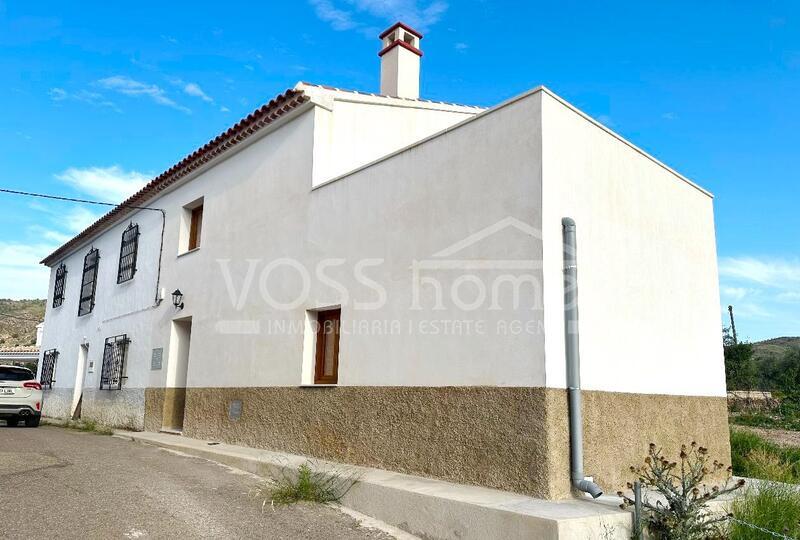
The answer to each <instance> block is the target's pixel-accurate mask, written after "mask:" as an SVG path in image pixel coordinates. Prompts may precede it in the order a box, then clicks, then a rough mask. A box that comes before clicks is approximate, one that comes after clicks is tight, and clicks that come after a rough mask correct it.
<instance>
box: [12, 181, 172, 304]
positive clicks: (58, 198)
mask: <svg viewBox="0 0 800 540" xmlns="http://www.w3.org/2000/svg"><path fill="white" fill-rule="evenodd" d="M0 193H8V194H10V195H23V196H25V197H38V198H40V199H53V200H56V201H69V202H76V203H82V204H96V205H99V206H114V207H123V208H133V209H134V210H152V211H153V212H160V213H161V247H160V248H159V251H158V272H157V274H156V297H155V300H154V302H155V305H158V304H159V303H160V302H161V300H160V295H159V285H160V283H161V258H162V255H163V254H164V230H165V229H166V226H167V213H166V212H164V210H163V209H161V208H151V207H149V206H133V205H131V204H115V203H109V202H102V201H90V200H88V199H76V198H74V197H62V196H60V195H47V194H44V193H32V192H30V191H19V190H16V189H8V188H0Z"/></svg>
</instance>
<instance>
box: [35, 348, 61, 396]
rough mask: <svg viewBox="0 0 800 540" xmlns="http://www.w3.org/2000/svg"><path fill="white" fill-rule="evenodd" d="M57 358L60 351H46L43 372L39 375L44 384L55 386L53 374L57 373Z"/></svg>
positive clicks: (43, 359) (40, 381)
mask: <svg viewBox="0 0 800 540" xmlns="http://www.w3.org/2000/svg"><path fill="white" fill-rule="evenodd" d="M56 360H58V351H57V350H55V349H50V350H49V351H44V355H43V356H42V373H41V375H40V376H39V383H40V384H41V385H42V386H47V387H49V388H53V383H54V382H56V381H55V379H53V376H54V375H55V373H56Z"/></svg>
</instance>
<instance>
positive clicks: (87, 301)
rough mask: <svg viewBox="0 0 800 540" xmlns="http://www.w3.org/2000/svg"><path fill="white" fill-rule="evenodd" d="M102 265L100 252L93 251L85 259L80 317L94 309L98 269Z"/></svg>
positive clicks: (79, 307) (79, 304) (79, 308)
mask: <svg viewBox="0 0 800 540" xmlns="http://www.w3.org/2000/svg"><path fill="white" fill-rule="evenodd" d="M99 265H100V252H99V251H98V250H96V249H92V250H91V251H90V252H89V253H87V254H86V257H85V258H84V259H83V279H82V280H81V299H80V302H79V303H78V317H80V316H81V315H86V314H87V313H91V312H92V310H93V309H94V293H95V290H96V289H97V267H98V266H99Z"/></svg>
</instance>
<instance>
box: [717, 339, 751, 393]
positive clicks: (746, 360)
mask: <svg viewBox="0 0 800 540" xmlns="http://www.w3.org/2000/svg"><path fill="white" fill-rule="evenodd" d="M724 349H725V380H726V382H727V384H728V389H729V390H750V389H752V387H753V384H754V383H755V366H754V365H753V345H752V344H750V343H736V344H731V345H726V346H725V347H724Z"/></svg>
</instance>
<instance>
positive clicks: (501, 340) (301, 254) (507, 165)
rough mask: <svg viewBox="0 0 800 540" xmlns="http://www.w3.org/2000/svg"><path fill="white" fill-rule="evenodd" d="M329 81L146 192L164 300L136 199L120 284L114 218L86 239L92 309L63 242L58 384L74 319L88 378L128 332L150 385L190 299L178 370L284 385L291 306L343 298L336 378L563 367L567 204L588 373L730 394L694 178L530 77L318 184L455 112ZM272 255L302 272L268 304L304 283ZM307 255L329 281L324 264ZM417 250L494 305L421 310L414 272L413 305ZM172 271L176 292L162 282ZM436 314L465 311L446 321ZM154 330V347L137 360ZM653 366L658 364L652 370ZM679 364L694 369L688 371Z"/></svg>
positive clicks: (621, 386)
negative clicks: (284, 116) (179, 296)
mask: <svg viewBox="0 0 800 540" xmlns="http://www.w3.org/2000/svg"><path fill="white" fill-rule="evenodd" d="M328 97H329V98H330V99H328V100H327V102H326V103H322V104H321V105H320V106H317V107H314V108H310V109H309V110H307V111H306V112H302V113H298V115H297V117H296V118H294V119H293V120H291V121H288V122H287V123H285V124H283V125H282V126H281V127H279V128H277V129H276V130H274V131H272V132H270V133H268V134H266V135H263V136H262V137H261V138H259V139H258V140H256V141H255V142H253V143H252V144H250V145H249V146H247V147H246V148H244V149H243V150H241V151H239V152H238V153H236V154H235V155H234V156H233V157H230V158H228V159H225V160H223V161H220V162H217V163H216V165H215V166H213V167H212V168H210V169H207V170H204V171H202V172H201V173H199V175H198V176H196V177H195V178H194V179H192V180H191V181H188V182H185V183H184V184H182V185H180V186H179V187H176V188H174V189H172V190H170V191H167V192H166V193H164V194H163V195H161V196H160V197H159V198H158V199H155V200H153V201H152V202H151V203H150V205H151V206H154V207H158V208H163V209H165V210H166V212H167V221H166V231H165V236H164V254H163V271H162V276H161V287H162V288H163V289H164V290H165V291H166V293H167V299H166V301H165V302H163V303H162V304H161V305H160V306H158V307H155V308H153V307H152V304H153V296H154V292H155V291H154V288H155V266H156V264H157V253H158V246H159V241H160V238H159V235H160V215H159V214H157V213H155V212H138V213H137V214H136V215H135V216H134V217H133V219H134V221H137V222H138V223H139V224H140V230H141V232H142V236H141V238H140V244H139V245H140V248H139V249H140V252H139V261H140V262H139V271H138V273H137V275H136V277H135V278H134V280H133V281H132V282H131V283H128V284H124V285H117V284H116V271H117V258H118V255H119V242H120V238H121V234H122V231H123V230H124V228H125V226H127V224H128V221H129V220H128V219H126V220H125V221H124V222H122V223H119V224H118V225H116V226H115V227H113V228H112V229H110V230H109V231H108V232H106V233H104V234H103V235H101V236H100V237H98V238H96V239H95V241H94V245H95V246H97V247H99V248H100V252H101V257H102V258H101V263H100V276H99V284H98V296H97V302H96V307H95V312H94V313H92V314H91V315H89V316H86V317H81V318H77V316H76V315H77V297H78V288H79V281H80V274H81V268H82V262H83V256H84V255H85V253H86V252H87V251H88V248H89V246H88V245H87V246H86V247H85V248H81V249H79V250H78V251H77V252H76V253H74V254H72V255H70V256H69V257H68V258H67V264H68V267H69V274H68V282H67V289H66V299H65V302H64V305H63V306H62V307H60V308H57V309H53V308H51V307H48V310H47V315H46V319H45V335H44V339H43V349H48V348H57V349H59V350H60V351H61V358H60V363H59V368H58V372H57V377H56V378H57V384H56V386H62V385H67V386H68V384H69V383H70V382H71V381H74V380H75V373H74V369H75V368H74V366H75V363H76V362H75V357H76V355H77V352H78V347H79V344H80V343H81V341H82V340H83V338H84V336H85V337H86V339H87V340H88V341H89V342H90V352H89V357H90V358H89V359H90V360H91V359H94V360H95V365H96V369H95V373H94V374H90V375H88V376H87V380H86V385H87V387H93V388H96V387H97V386H98V384H99V376H100V365H101V357H102V345H103V340H104V338H105V337H108V336H113V335H116V334H121V333H127V334H128V335H129V336H130V338H131V339H132V342H131V347H130V350H129V361H128V369H127V374H128V376H129V379H128V380H127V382H126V387H130V388H142V387H163V386H164V385H165V383H166V377H167V373H168V371H169V366H168V358H169V354H168V352H169V350H170V332H171V328H172V321H173V320H174V319H176V318H184V317H192V342H191V347H190V354H189V367H188V373H187V380H186V384H187V386H189V387H208V386H213V387H217V386H222V387H241V386H296V385H299V384H301V383H302V382H304V381H305V382H308V367H307V366H306V371H305V377H304V375H303V373H304V372H303V369H304V368H303V359H304V350H305V349H304V347H308V346H309V340H308V339H307V334H306V332H307V324H306V320H307V316H306V312H307V311H308V310H313V309H319V308H325V307H330V306H335V305H341V308H342V317H343V324H344V330H343V333H342V337H341V343H340V358H339V366H340V367H339V384H341V385H377V386H381V385H387V386H390V385H419V386H439V385H453V386H460V385H491V386H495V385H497V386H544V385H545V384H546V385H548V386H553V387H563V386H564V369H563V368H564V364H563V322H562V321H563V304H562V300H561V299H562V296H561V295H562V291H563V289H562V282H561V229H560V222H561V217H562V216H565V215H569V216H571V217H573V218H574V219H575V220H576V221H577V223H578V231H579V232H578V241H579V253H578V259H579V264H580V270H579V276H580V280H581V281H580V287H581V289H580V299H581V323H582V326H581V329H582V332H583V333H582V341H581V347H582V356H583V366H584V367H583V377H584V385H585V387H586V388H590V389H599V390H617V391H625V392H661V393H675V394H698V395H724V374H723V373H722V363H721V348H720V344H719V317H718V314H717V305H718V291H717V284H716V262H715V249H714V231H713V220H712V210H711V200H710V199H709V198H708V196H707V195H705V194H703V193H701V192H700V191H698V190H697V189H696V188H694V187H692V186H690V185H689V184H687V183H685V182H683V181H682V180H680V179H679V178H677V177H676V176H675V175H674V174H673V173H671V172H669V171H667V170H666V169H664V168H663V167H661V166H659V165H657V164H655V163H654V162H653V161H652V160H651V159H650V158H648V157H646V156H644V155H643V154H641V153H638V152H637V151H635V150H633V149H632V148H631V147H630V146H628V145H626V144H624V143H622V142H620V141H619V140H618V139H616V138H615V137H613V136H612V135H610V134H609V133H607V132H606V131H604V130H602V129H600V128H598V127H597V126H595V125H593V124H592V123H590V122H589V121H588V120H586V119H585V118H583V117H581V116H579V115H578V114H577V113H575V112H573V111H572V110H571V109H568V108H566V107H565V106H564V105H562V104H561V103H559V102H558V101H557V100H555V99H554V98H553V97H551V96H549V95H548V94H546V93H543V92H532V93H529V94H525V95H523V96H521V97H520V98H517V99H515V100H511V101H510V102H508V103H506V104H504V105H502V106H499V107H498V108H496V109H494V110H492V112H491V113H488V114H484V115H481V116H479V117H477V118H475V119H474V120H472V121H470V122H467V123H463V124H461V125H459V126H458V127H455V128H446V129H445V131H444V132H443V133H441V134H439V135H437V136H435V137H432V138H431V139H429V140H427V141H426V142H424V143H422V144H418V145H415V146H412V147H409V148H407V149H405V150H403V151H400V152H398V153H396V154H394V155H391V156H390V157H387V158H386V159H383V160H381V161H379V162H376V163H374V164H372V165H370V166H367V167H363V168H361V169H359V170H357V171H356V172H353V173H352V174H348V175H346V176H343V177H341V178H339V179H337V180H334V181H331V182H328V183H324V182H326V181H328V180H329V179H330V178H331V176H335V175H336V174H337V171H341V172H346V171H347V170H349V169H351V168H354V167H359V166H362V165H364V164H365V163H367V162H368V161H369V160H370V159H371V157H370V156H371V155H372V154H373V153H375V154H376V157H377V154H378V153H379V152H384V153H386V152H391V151H393V150H396V149H397V148H396V146H397V145H401V144H402V143H403V141H404V140H407V139H408V138H410V137H412V136H422V135H421V134H423V133H427V131H429V130H433V129H435V126H436V125H437V122H442V123H445V124H448V125H452V123H453V122H454V121H456V119H457V118H459V115H462V116H463V115H464V113H460V112H458V111H456V112H453V111H449V112H447V111H445V113H446V114H444V115H443V116H440V115H439V113H438V112H437V111H435V110H434V111H431V110H430V109H425V111H426V112H424V113H423V112H419V111H418V110H417V109H398V108H395V107H391V108H385V109H384V108H383V106H380V105H374V104H372V103H370V104H365V105H363V106H362V108H361V109H358V108H357V106H356V105H355V104H353V103H351V102H350V101H348V100H346V99H343V100H340V101H337V99H338V97H339V96H334V98H335V99H334V98H332V97H331V96H328ZM364 99H366V100H369V99H374V100H381V99H385V98H378V97H373V98H364ZM542 100H544V115H543V113H542ZM321 101H324V100H321ZM433 106H434V105H431V107H433ZM437 107H438V106H437ZM330 111H332V115H333V117H331V112H330ZM359 111H360V112H359ZM337 114H340V115H341V119H342V120H341V121H340V120H339V118H337ZM423 116H424V117H425V118H427V119H426V120H424V121H420V118H423ZM387 119H394V120H396V121H394V120H393V121H392V122H390V124H391V125H392V126H396V125H398V123H399V124H403V123H404V122H406V124H403V125H402V126H401V128H400V129H399V130H398V131H397V133H400V134H401V136H397V137H394V138H391V139H390V140H389V139H383V138H381V137H382V136H383V134H384V132H385V129H384V124H385V122H386V121H387ZM543 125H544V128H543ZM543 129H544V133H545V139H544V141H543V140H542V130H543ZM392 133H395V132H392ZM326 141H327V142H326ZM344 141H349V142H344ZM337 145H338V146H337ZM351 147H358V148H360V149H361V153H352V152H350V151H349V150H350V148H351ZM543 156H544V160H543ZM543 174H544V178H545V181H544V184H543V182H542V175H543ZM320 182H322V183H323V184H320ZM312 184H316V187H315V188H313V189H312ZM200 197H203V199H204V215H203V232H202V237H201V246H200V248H199V249H198V250H196V251H193V252H191V253H186V254H182V255H179V251H180V250H179V244H180V231H181V219H182V217H181V216H182V208H183V207H184V206H185V205H187V204H188V203H190V202H192V201H195V200H197V199H198V198H200ZM539 229H542V232H539ZM631 229H635V230H636V231H637V232H633V233H632V232H631ZM542 238H543V239H544V244H543V243H542ZM286 259H291V260H292V261H296V263H292V264H298V265H299V266H301V267H303V268H305V269H307V271H308V272H309V283H308V289H309V294H308V296H307V298H302V299H300V301H298V302H294V305H292V306H291V307H289V308H287V309H278V308H276V307H275V306H274V305H270V303H269V302H268V301H267V300H266V299H265V295H264V293H263V291H262V289H267V292H268V293H269V294H270V296H271V298H272V301H273V304H274V303H275V302H283V303H289V304H291V303H292V302H293V300H294V299H295V298H297V296H298V293H299V292H300V290H301V289H302V288H303V280H302V279H301V278H300V277H299V276H300V274H298V271H297V268H295V267H289V266H287V265H286V264H281V263H280V261H281V260H286ZM276 261H277V263H276ZM321 261H328V265H329V266H328V267H327V268H325V269H324V271H325V275H326V276H327V278H328V279H327V280H326V279H322V278H320V277H319V276H318V275H317V267H318V264H319V263H320V262H321ZM377 261H380V262H379V263H378V262H377ZM415 261H416V262H420V261H423V262H425V261H427V263H429V264H430V263H431V261H433V263H434V264H436V265H445V266H446V265H451V266H455V268H450V269H447V268H440V269H436V270H432V271H431V272H432V274H426V275H427V276H428V277H430V276H431V275H433V276H435V277H438V279H439V281H440V282H441V283H442V284H443V286H444V287H445V289H446V290H450V289H451V288H452V287H454V286H460V287H461V289H459V290H460V291H461V292H462V293H463V294H462V297H463V298H462V299H463V300H466V301H467V302H469V301H471V300H473V299H475V297H476V294H477V293H478V292H479V291H480V288H479V287H480V284H484V286H485V287H486V288H487V289H489V292H491V287H492V286H493V285H494V284H497V283H499V284H500V285H499V286H500V288H501V289H500V290H501V294H500V295H499V301H498V302H497V304H498V305H496V306H494V305H492V302H491V299H489V298H487V299H484V301H483V302H482V303H481V305H480V308H479V309H476V310H472V311H470V310H468V309H465V308H464V307H463V306H461V307H460V306H459V305H458V304H457V303H456V302H454V301H453V299H452V298H451V297H450V295H449V294H445V299H444V301H443V305H442V306H440V307H441V309H436V306H435V302H433V292H434V289H433V288H432V287H431V286H425V287H423V289H422V295H421V302H420V303H421V306H422V309H419V310H415V309H411V307H412V302H413V290H414V288H413V283H414V282H413V273H412V266H413V265H414V263H415ZM498 261H500V262H501V263H502V264H500V266H501V267H498V265H497V262H498ZM542 264H544V267H543V269H542ZM270 265H273V271H272V272H271V273H268V272H265V269H268V268H269V267H270ZM464 265H466V266H467V268H466V269H465V268H464ZM481 265H483V266H484V267H483V268H477V267H480V266H481ZM504 265H505V266H504ZM520 265H521V267H520ZM526 265H529V266H530V267H526ZM487 266H488V267H487ZM358 273H360V274H363V275H364V276H366V277H367V278H368V279H369V280H371V281H366V280H364V279H358V278H357V275H358ZM520 275H528V276H531V277H532V279H533V280H534V281H535V282H536V283H539V284H541V283H542V282H543V283H544V287H545V290H544V291H543V292H542V291H541V290H537V288H536V287H534V286H531V285H530V284H527V283H526V284H523V285H522V287H521V293H520V295H519V298H518V299H519V301H520V302H519V305H516V306H515V305H513V304H512V303H511V301H510V300H511V298H510V294H509V291H510V287H511V285H510V284H509V279H514V278H516V277H519V276H520ZM509 276H511V277H510V278H509ZM332 280H333V281H332ZM333 282H335V283H338V284H339V286H338V287H337V286H336V285H334V284H332V283H333ZM370 282H376V283H379V284H380V285H381V286H382V287H383V288H384V290H385V292H386V301H385V304H383V305H381V306H380V307H379V308H378V309H374V310H371V309H366V308H365V307H364V306H363V305H361V304H365V303H366V304H368V303H370V302H374V301H375V300H376V299H377V298H378V297H379V295H378V294H377V293H376V291H375V290H374V288H372V287H370V286H369V283H370ZM176 288H179V289H181V291H182V292H183V293H184V302H185V308H184V309H183V310H181V311H178V310H176V309H175V308H174V307H173V306H172V304H171V301H170V299H169V293H170V292H171V291H172V290H174V289H176ZM342 288H343V289H344V290H346V291H348V296H346V297H342V295H341V294H340V289H342ZM50 294H51V295H52V279H51V293H50ZM542 297H543V298H542ZM542 302H543V303H542ZM543 309H544V312H543V311H542V310H543ZM392 321H399V324H400V325H401V326H400V327H399V328H395V327H394V326H392V324H393V323H392ZM442 321H460V327H458V328H453V327H450V328H449V330H450V334H449V335H448V334H446V333H445V332H446V331H447V330H448V328H447V327H445V326H444V323H442ZM354 322H355V323H356V326H353V324H354ZM386 325H389V326H386ZM519 325H521V328H520V326H519ZM376 326H377V327H378V330H380V331H378V332H376V331H375V330H376ZM479 327H482V328H483V331H482V332H481V331H480V330H478V328H479ZM366 328H369V329H371V331H369V332H366V331H365V329H366ZM453 330H455V332H453ZM453 334H455V335H453ZM545 338H546V339H545ZM156 347H162V348H163V349H164V360H165V365H164V367H163V369H161V370H159V371H151V370H150V356H151V351H152V349H153V348H156ZM305 357H306V358H308V355H307V354H306V355H305ZM545 357H546V358H547V364H546V365H545V361H544V359H545ZM665 366H667V367H668V369H669V371H668V373H667V374H666V375H665V374H664V373H660V375H659V376H658V377H656V376H654V372H655V370H656V369H657V368H658V369H663V368H664V367H665ZM690 369H691V370H692V371H694V372H697V373H699V377H698V378H688V377H686V376H685V373H686V372H687V371H688V370H690ZM70 370H72V373H70V372H69V371H70Z"/></svg>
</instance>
